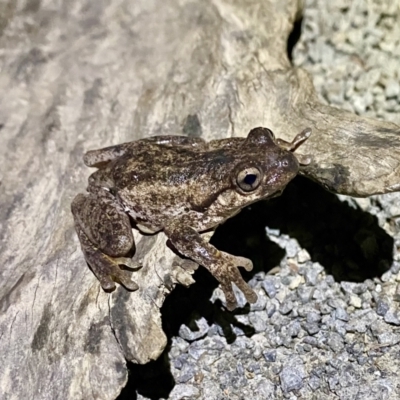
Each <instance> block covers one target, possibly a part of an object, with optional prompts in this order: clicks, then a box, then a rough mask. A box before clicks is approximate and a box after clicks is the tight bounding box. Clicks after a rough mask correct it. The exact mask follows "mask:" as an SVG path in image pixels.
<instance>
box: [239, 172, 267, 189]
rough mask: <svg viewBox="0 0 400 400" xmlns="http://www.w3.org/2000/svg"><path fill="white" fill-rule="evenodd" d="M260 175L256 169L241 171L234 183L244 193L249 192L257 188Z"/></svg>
mask: <svg viewBox="0 0 400 400" xmlns="http://www.w3.org/2000/svg"><path fill="white" fill-rule="evenodd" d="M261 178H262V174H261V171H260V170H259V169H258V168H256V167H249V168H244V169H242V170H241V171H240V172H239V173H238V174H237V176H236V183H237V184H238V186H239V187H240V189H242V190H243V191H244V192H251V191H252V190H255V189H257V188H258V186H259V185H260V183H261Z"/></svg>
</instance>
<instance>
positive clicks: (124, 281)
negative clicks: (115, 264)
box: [115, 271, 139, 292]
mask: <svg viewBox="0 0 400 400" xmlns="http://www.w3.org/2000/svg"><path fill="white" fill-rule="evenodd" d="M121 272H122V273H123V274H118V276H116V277H115V279H116V280H117V281H118V282H119V283H120V284H121V285H122V286H123V287H124V288H125V289H128V290H130V291H132V292H133V291H135V290H138V289H139V285H138V284H137V283H136V282H134V281H132V280H131V278H130V276H129V275H127V274H125V272H126V271H121Z"/></svg>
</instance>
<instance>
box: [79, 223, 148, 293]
mask: <svg viewBox="0 0 400 400" xmlns="http://www.w3.org/2000/svg"><path fill="white" fill-rule="evenodd" d="M76 231H77V233H78V236H79V239H80V242H81V247H82V251H83V254H84V256H85V259H86V262H87V263H88V264H89V265H90V268H91V270H92V271H93V273H94V275H95V276H96V278H97V279H98V280H99V282H100V284H101V287H102V288H103V289H104V290H105V291H107V292H110V291H112V290H114V289H115V282H118V283H120V284H121V285H122V286H124V287H125V288H126V289H128V290H132V291H133V290H137V289H138V288H139V286H138V285H137V283H136V282H133V281H132V280H131V277H130V274H129V272H128V271H126V270H123V269H121V268H120V265H126V266H127V267H129V268H138V266H140V265H138V263H136V262H134V261H133V260H132V259H130V258H128V257H110V256H108V255H107V254H105V253H103V252H102V251H101V250H99V249H98V248H97V247H95V246H94V245H93V244H92V243H91V241H90V240H89V238H88V237H87V236H86V234H85V233H84V232H83V230H82V229H80V227H79V226H76Z"/></svg>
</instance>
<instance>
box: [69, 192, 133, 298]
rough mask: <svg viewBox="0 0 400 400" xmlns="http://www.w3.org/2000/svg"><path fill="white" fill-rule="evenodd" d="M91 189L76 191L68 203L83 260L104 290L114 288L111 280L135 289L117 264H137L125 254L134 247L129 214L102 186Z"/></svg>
mask: <svg viewBox="0 0 400 400" xmlns="http://www.w3.org/2000/svg"><path fill="white" fill-rule="evenodd" d="M91 189H92V193H89V194H87V195H83V194H78V195H77V196H76V197H75V199H74V201H73V202H72V205H71V210H72V213H73V215H74V219H75V229H76V232H77V234H78V237H79V241H80V242H81V247H82V251H83V254H84V256H85V259H86V261H87V263H88V264H89V265H90V267H91V269H92V271H93V273H94V274H95V276H96V277H97V279H98V280H99V281H100V284H101V286H102V287H103V289H104V290H107V291H110V290H113V289H115V283H114V282H119V283H121V284H122V285H123V286H125V287H126V288H127V289H129V290H137V289H138V286H137V284H136V283H135V282H133V281H131V279H130V276H129V274H128V272H127V271H124V270H122V269H121V268H120V267H119V265H126V266H128V267H131V268H136V267H137V266H138V265H136V264H135V263H133V262H132V260H131V258H129V257H127V255H128V254H129V253H130V252H131V251H132V250H133V249H134V240H133V235H132V228H131V224H130V221H129V217H128V216H127V215H126V213H125V212H124V211H123V209H122V207H120V206H119V205H118V203H117V202H116V201H115V199H114V197H113V196H112V194H111V193H109V192H107V191H106V190H104V189H102V188H91Z"/></svg>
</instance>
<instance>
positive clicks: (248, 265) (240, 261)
mask: <svg viewBox="0 0 400 400" xmlns="http://www.w3.org/2000/svg"><path fill="white" fill-rule="evenodd" d="M235 258H236V264H237V265H238V266H239V267H243V268H244V269H245V270H246V271H251V270H252V269H253V263H252V261H251V260H249V259H248V258H246V257H238V256H236V257H235Z"/></svg>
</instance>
